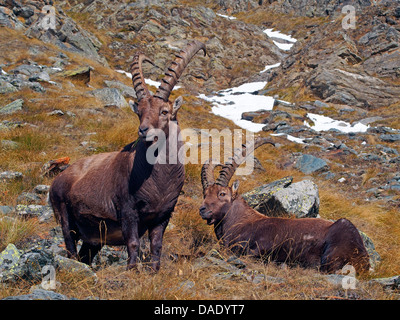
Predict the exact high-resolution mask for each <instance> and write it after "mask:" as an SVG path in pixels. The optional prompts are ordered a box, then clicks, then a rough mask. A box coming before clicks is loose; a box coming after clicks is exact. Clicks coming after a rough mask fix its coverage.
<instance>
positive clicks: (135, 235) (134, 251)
mask: <svg viewBox="0 0 400 320" xmlns="http://www.w3.org/2000/svg"><path fill="white" fill-rule="evenodd" d="M122 234H123V236H124V239H125V243H126V248H127V251H128V266H127V269H128V270H130V269H134V268H136V263H137V257H138V249H139V245H140V242H139V221H138V218H137V215H136V211H135V210H131V212H130V213H129V214H127V215H125V218H123V219H122Z"/></svg>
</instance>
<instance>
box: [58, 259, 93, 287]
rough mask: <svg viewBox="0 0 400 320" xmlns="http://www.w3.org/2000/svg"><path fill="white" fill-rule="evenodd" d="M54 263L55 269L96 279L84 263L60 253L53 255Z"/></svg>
mask: <svg viewBox="0 0 400 320" xmlns="http://www.w3.org/2000/svg"><path fill="white" fill-rule="evenodd" d="M54 265H55V266H56V268H57V270H65V271H68V272H73V273H76V274H78V275H79V276H82V277H85V278H86V277H87V278H93V279H94V280H95V281H96V280H97V276H96V273H94V272H93V270H92V269H91V268H90V267H89V266H88V265H87V264H85V263H82V262H79V261H77V260H75V259H69V258H66V257H63V256H60V255H56V256H55V257H54Z"/></svg>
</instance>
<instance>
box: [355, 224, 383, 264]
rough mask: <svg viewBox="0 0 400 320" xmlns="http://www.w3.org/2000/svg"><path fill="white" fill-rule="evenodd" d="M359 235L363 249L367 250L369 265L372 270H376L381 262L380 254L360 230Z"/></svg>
mask: <svg viewBox="0 0 400 320" xmlns="http://www.w3.org/2000/svg"><path fill="white" fill-rule="evenodd" d="M358 232H359V233H360V236H361V239H362V240H363V242H364V246H365V249H367V252H368V255H369V263H370V265H371V268H372V269H376V267H377V266H378V264H379V263H380V262H381V256H380V254H379V253H378V252H377V251H376V249H375V245H374V243H373V242H372V240H371V238H370V237H369V236H368V235H367V234H366V233H365V232H362V231H360V230H358Z"/></svg>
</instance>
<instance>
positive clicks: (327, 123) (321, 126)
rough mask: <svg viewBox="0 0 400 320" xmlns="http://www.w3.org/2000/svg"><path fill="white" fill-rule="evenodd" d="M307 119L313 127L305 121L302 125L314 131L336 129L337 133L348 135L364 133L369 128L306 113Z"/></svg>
mask: <svg viewBox="0 0 400 320" xmlns="http://www.w3.org/2000/svg"><path fill="white" fill-rule="evenodd" d="M307 117H308V118H309V119H310V120H312V121H313V122H314V125H313V126H311V125H310V124H309V123H308V122H307V121H304V125H305V126H307V127H309V128H311V129H313V130H315V131H328V130H330V129H337V130H339V131H342V132H345V133H349V132H366V131H367V129H368V128H369V126H368V125H364V124H362V123H360V122H356V123H353V124H350V123H348V122H345V121H339V120H334V119H332V118H329V117H326V116H322V115H319V114H314V113H308V114H307Z"/></svg>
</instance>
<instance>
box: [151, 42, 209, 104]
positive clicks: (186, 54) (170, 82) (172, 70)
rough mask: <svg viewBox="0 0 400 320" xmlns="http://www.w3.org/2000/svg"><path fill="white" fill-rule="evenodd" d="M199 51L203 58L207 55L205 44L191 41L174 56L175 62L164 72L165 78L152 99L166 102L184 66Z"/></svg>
mask: <svg viewBox="0 0 400 320" xmlns="http://www.w3.org/2000/svg"><path fill="white" fill-rule="evenodd" d="M200 50H203V52H204V56H205V55H206V54H207V52H206V46H205V44H204V43H202V42H200V41H197V40H193V41H191V42H190V43H189V45H188V46H187V47H186V48H185V49H182V50H181V51H180V52H179V53H177V54H175V56H176V59H175V61H172V63H171V65H170V67H169V68H168V69H167V71H166V72H165V76H164V78H163V79H162V81H161V85H160V86H159V87H158V89H157V92H156V93H155V95H154V97H157V98H160V99H162V100H164V101H165V102H167V101H168V98H169V96H170V94H171V92H172V89H173V88H174V87H175V85H176V83H177V82H178V80H179V78H180V76H181V75H182V73H183V71H184V70H185V68H186V66H187V65H188V64H189V62H190V60H191V59H192V58H193V56H194V55H195V54H196V53H197V52H199V51H200Z"/></svg>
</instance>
